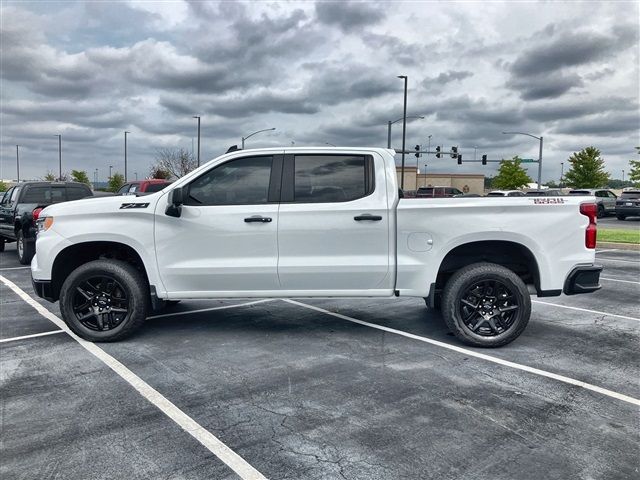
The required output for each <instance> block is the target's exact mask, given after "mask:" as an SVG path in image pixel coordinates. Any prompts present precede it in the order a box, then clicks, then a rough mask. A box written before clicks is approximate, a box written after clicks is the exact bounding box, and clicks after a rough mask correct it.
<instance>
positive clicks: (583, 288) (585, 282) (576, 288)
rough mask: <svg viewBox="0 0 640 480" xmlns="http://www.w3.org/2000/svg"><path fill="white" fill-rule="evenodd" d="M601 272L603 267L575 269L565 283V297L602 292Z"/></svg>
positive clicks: (593, 266)
mask: <svg viewBox="0 0 640 480" xmlns="http://www.w3.org/2000/svg"><path fill="white" fill-rule="evenodd" d="M600 272H602V265H589V266H580V267H575V268H574V269H573V270H572V271H571V273H570V274H569V275H568V276H567V279H566V280H565V282H564V289H563V290H562V291H563V292H564V294H565V295H575V294H577V293H591V292H595V291H596V290H600V288H601V287H600Z"/></svg>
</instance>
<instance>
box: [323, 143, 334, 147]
mask: <svg viewBox="0 0 640 480" xmlns="http://www.w3.org/2000/svg"><path fill="white" fill-rule="evenodd" d="M324 144H325V145H331V146H332V147H335V145H334V144H333V143H329V142H324Z"/></svg>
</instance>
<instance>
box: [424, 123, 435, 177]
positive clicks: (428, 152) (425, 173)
mask: <svg viewBox="0 0 640 480" xmlns="http://www.w3.org/2000/svg"><path fill="white" fill-rule="evenodd" d="M431 137H433V135H429V142H428V143H429V146H428V147H427V161H426V162H425V163H424V186H425V187H426V186H427V164H428V163H429V154H430V153H431Z"/></svg>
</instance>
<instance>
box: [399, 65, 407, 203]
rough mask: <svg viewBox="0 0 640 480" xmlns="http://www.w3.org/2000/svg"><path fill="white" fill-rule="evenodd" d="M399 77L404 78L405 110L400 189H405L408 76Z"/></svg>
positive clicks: (403, 116)
mask: <svg viewBox="0 0 640 480" xmlns="http://www.w3.org/2000/svg"><path fill="white" fill-rule="evenodd" d="M398 78H401V79H403V80H404V110H403V115H402V166H401V167H400V175H401V177H400V189H401V190H404V151H405V146H406V145H405V143H406V140H407V80H408V78H407V76H406V75H398Z"/></svg>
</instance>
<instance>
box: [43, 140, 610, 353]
mask: <svg viewBox="0 0 640 480" xmlns="http://www.w3.org/2000/svg"><path fill="white" fill-rule="evenodd" d="M394 153H395V152H394V151H393V150H387V149H381V148H318V147H315V148H272V149H258V150H245V151H242V150H237V151H233V152H231V153H227V154H225V155H222V156H221V157H218V158H216V159H214V160H212V161H210V162H208V163H207V164H205V165H203V166H201V167H200V168H198V169H197V170H195V171H193V172H191V173H189V174H188V175H185V176H184V177H182V178H180V179H179V180H178V181H176V182H175V183H173V184H172V185H170V186H168V187H166V188H165V189H164V190H162V191H160V192H157V193H154V194H152V195H147V196H144V197H135V198H134V197H108V198H99V199H93V200H83V201H80V202H67V203H63V204H57V205H52V206H50V207H47V208H46V209H45V210H44V211H43V212H42V213H41V214H40V217H39V219H38V231H39V233H38V238H37V244H36V256H35V258H34V260H33V262H32V264H31V273H32V281H33V286H34V289H35V291H36V293H37V294H38V295H39V296H41V297H43V298H46V299H47V300H50V301H57V300H60V310H61V312H62V315H63V317H64V320H65V321H66V322H67V324H68V325H69V327H70V328H71V329H72V330H73V331H74V332H76V333H77V334H78V335H80V336H81V337H83V338H85V339H87V340H91V341H113V340H118V339H121V338H124V337H125V336H127V335H129V334H130V333H132V332H133V331H134V330H135V329H137V328H138V327H139V326H140V325H142V323H143V322H144V320H145V318H146V316H147V313H148V311H150V309H158V308H161V307H162V306H163V305H164V304H165V303H166V302H172V301H178V300H181V299H188V298H198V299H204V298H231V297H234V298H236V297H260V298H265V297H270V298H278V297H287V298H289V297H393V296H410V297H421V298H424V299H425V300H426V303H427V305H428V306H429V307H430V308H441V310H442V315H443V317H444V320H445V322H446V324H447V326H448V327H449V328H450V329H451V331H452V332H454V333H455V335H456V336H457V337H458V338H459V339H460V340H462V341H463V342H465V343H468V344H471V345H475V346H485V347H495V346H500V345H504V344H507V343H509V342H511V341H512V340H514V339H515V338H517V337H518V336H519V335H520V334H521V333H522V331H523V330H524V328H525V327H526V325H527V323H528V321H529V316H530V313H531V299H530V295H531V294H537V295H538V296H539V297H544V296H557V295H561V294H562V293H563V292H564V293H565V294H566V295H571V294H576V293H586V292H592V291H594V290H597V289H598V288H600V286H599V276H600V271H601V270H602V267H601V266H598V265H594V259H595V240H596V215H597V208H596V205H595V203H594V199H592V198H585V197H555V198H554V197H533V198H529V197H525V198H517V197H512V198H430V199H420V198H405V199H403V198H401V197H402V195H401V193H400V191H399V189H398V183H397V179H396V167H395V162H394Z"/></svg>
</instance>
